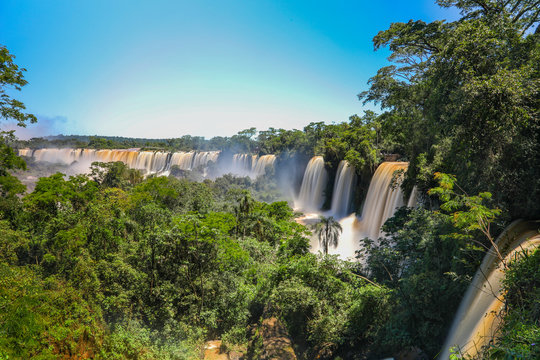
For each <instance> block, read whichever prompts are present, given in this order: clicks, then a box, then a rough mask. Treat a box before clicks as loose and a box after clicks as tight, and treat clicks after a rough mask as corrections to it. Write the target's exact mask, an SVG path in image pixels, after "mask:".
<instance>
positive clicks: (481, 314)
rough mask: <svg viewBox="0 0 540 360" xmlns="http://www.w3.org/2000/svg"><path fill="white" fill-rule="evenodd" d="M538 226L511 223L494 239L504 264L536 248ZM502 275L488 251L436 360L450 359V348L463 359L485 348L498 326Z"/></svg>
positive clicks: (539, 243) (501, 302)
mask: <svg viewBox="0 0 540 360" xmlns="http://www.w3.org/2000/svg"><path fill="white" fill-rule="evenodd" d="M538 226H539V224H538V222H532V221H530V222H524V221H519V220H518V221H515V222H513V223H512V224H510V225H509V226H508V227H507V228H506V229H505V231H504V232H503V233H502V234H501V235H500V236H499V237H498V239H497V241H496V243H497V246H498V248H499V250H500V251H501V255H502V256H503V258H504V259H505V262H506V263H508V262H509V261H510V260H512V259H515V258H516V257H518V256H519V255H520V253H521V252H522V251H523V250H528V249H532V248H535V247H539V246H540V234H539V232H538ZM503 278H504V272H503V267H502V264H500V262H499V258H498V257H497V256H496V252H495V251H494V250H493V249H491V250H490V251H488V253H487V254H486V256H485V257H484V260H483V261H482V264H481V265H480V269H479V270H478V272H477V273H476V275H475V276H474V278H473V280H472V282H471V284H470V285H469V288H468V289H467V292H466V293H465V296H464V297H463V300H462V301H461V304H460V306H459V309H458V311H457V313H456V316H455V317H454V322H453V324H452V328H451V329H450V332H449V334H448V337H447V338H446V341H445V343H444V347H443V349H442V351H441V354H442V355H441V356H440V357H439V358H440V359H448V358H449V357H450V351H449V350H450V348H451V347H457V348H458V349H459V350H460V351H461V352H462V353H463V354H464V355H467V356H468V357H471V358H473V357H475V355H477V354H478V350H480V349H481V348H482V346H484V345H488V344H489V342H490V341H492V340H493V338H494V335H496V330H497V328H498V326H499V325H500V320H501V318H500V316H499V314H500V312H501V310H503V307H504V302H503V300H504V299H503V298H504V294H503V292H502V279H503Z"/></svg>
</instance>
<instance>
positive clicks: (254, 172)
mask: <svg viewBox="0 0 540 360" xmlns="http://www.w3.org/2000/svg"><path fill="white" fill-rule="evenodd" d="M275 160H276V156H275V155H262V156H257V155H249V154H235V155H234V156H233V161H232V168H230V169H227V171H228V172H229V173H232V174H234V175H239V176H249V177H250V178H252V179H256V178H257V177H259V176H261V175H264V174H265V170H266V167H267V166H273V165H274V162H275Z"/></svg>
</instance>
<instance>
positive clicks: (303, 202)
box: [294, 156, 328, 212]
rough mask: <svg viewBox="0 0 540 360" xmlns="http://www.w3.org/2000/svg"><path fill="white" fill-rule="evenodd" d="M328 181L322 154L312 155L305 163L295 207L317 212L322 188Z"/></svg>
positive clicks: (321, 199) (321, 196) (322, 193)
mask: <svg viewBox="0 0 540 360" xmlns="http://www.w3.org/2000/svg"><path fill="white" fill-rule="evenodd" d="M327 182H328V175H327V173H326V170H325V168H324V159H323V158H322V156H314V157H313V158H312V159H311V160H310V161H309V163H308V164H307V167H306V171H305V172H304V178H303V179H302V186H301V187H300V193H299V195H298V197H297V199H296V200H295V202H294V206H295V208H296V209H299V210H302V211H304V212H318V211H319V210H321V207H322V206H323V203H324V200H325V197H324V189H325V188H326V184H327Z"/></svg>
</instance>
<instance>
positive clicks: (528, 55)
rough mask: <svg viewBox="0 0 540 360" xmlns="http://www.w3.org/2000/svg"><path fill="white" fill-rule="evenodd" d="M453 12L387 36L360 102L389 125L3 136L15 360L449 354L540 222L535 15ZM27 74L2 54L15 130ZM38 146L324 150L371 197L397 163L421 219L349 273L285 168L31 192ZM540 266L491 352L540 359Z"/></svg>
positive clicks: (443, 1)
mask: <svg viewBox="0 0 540 360" xmlns="http://www.w3.org/2000/svg"><path fill="white" fill-rule="evenodd" d="M437 2H438V3H439V4H440V5H441V6H444V7H449V6H457V7H458V8H459V9H460V11H461V15H462V16H461V18H460V19H459V20H457V21H454V22H446V21H442V20H441V21H435V22H432V23H425V22H422V21H412V20H411V21H410V22H408V23H394V24H392V25H391V26H390V28H389V29H387V30H385V31H381V32H380V33H379V34H378V35H377V36H376V37H375V38H374V39H373V41H374V45H375V48H376V49H377V48H380V47H388V48H389V49H390V51H391V56H390V61H391V62H392V63H393V64H392V65H390V66H387V67H384V68H381V69H380V70H379V71H378V72H377V74H375V75H374V76H373V77H372V78H371V80H370V87H369V89H368V90H367V91H365V92H363V93H361V94H359V98H360V100H363V101H370V102H375V103H377V104H379V105H380V107H381V110H382V111H381V113H380V114H376V113H374V112H369V111H368V112H366V113H364V114H363V115H362V116H357V115H353V116H351V117H350V119H349V120H348V121H345V122H341V123H334V124H325V123H311V124H309V125H307V126H306V127H305V128H304V129H303V130H285V129H273V128H271V129H268V130H265V131H257V130H256V129H255V128H252V129H247V130H243V131H241V132H239V133H238V134H237V135H235V136H232V137H217V138H213V139H210V140H205V139H204V138H199V137H191V136H184V137H180V138H175V139H163V140H147V139H127V138H113V137H83V136H79V137H77V136H66V137H55V138H50V139H41V138H39V139H31V140H29V141H18V140H16V139H15V138H14V136H13V132H2V141H0V359H1V360H6V359H30V358H35V359H54V358H78V359H80V358H96V359H193V358H200V357H201V356H202V349H203V346H204V343H205V342H206V341H208V340H213V339H220V340H221V346H222V348H223V350H224V351H225V352H229V354H231V356H232V354H234V353H236V354H242V356H244V358H246V359H259V358H265V357H266V358H271V357H270V355H268V352H269V349H268V346H267V344H266V338H265V326H264V324H266V323H265V321H267V320H268V319H274V320H275V321H276V322H277V323H278V324H279V328H282V330H283V331H282V333H283V334H284V336H285V337H287V338H288V339H290V348H291V349H289V350H290V351H288V352H287V351H286V354H285V353H282V354H281V358H292V357H290V356H296V357H297V358H299V359H340V358H341V359H380V358H384V357H389V356H394V357H396V358H400V357H402V358H404V357H405V353H406V352H412V353H415V354H416V355H417V358H435V357H436V356H437V354H438V353H439V352H440V350H441V346H442V344H443V342H444V338H445V336H446V334H447V332H448V330H449V327H450V325H451V322H452V319H453V317H454V313H455V311H456V310H457V308H458V306H459V303H460V300H461V298H462V296H463V294H464V292H465V290H466V288H467V286H468V284H469V282H470V280H471V277H472V276H473V275H474V273H475V271H476V270H477V269H478V266H479V265H480V262H481V260H482V258H483V256H484V254H485V253H486V249H489V247H490V246H491V241H492V240H493V239H494V238H495V237H496V236H497V235H498V233H500V232H501V230H502V229H503V228H504V227H505V226H506V225H508V224H509V223H510V221H512V220H515V219H518V218H524V219H534V220H537V219H539V218H540V202H539V199H540V96H539V92H540V30H538V29H539V27H538V23H539V21H540V10H538V9H539V6H538V2H535V1H532V0H527V1H520V0H504V1H503V0H489V1H473V0H455V1H454V0H438V1H437ZM23 71H24V69H21V68H19V67H18V66H17V65H16V64H15V62H14V56H13V55H12V54H10V52H9V51H8V49H6V48H5V47H0V117H1V118H2V119H8V120H15V121H16V122H18V123H19V124H20V125H21V126H24V125H25V123H28V122H35V121H36V118H35V117H34V116H33V115H31V114H28V113H27V112H26V110H25V106H24V104H23V103H21V102H20V101H17V100H16V99H14V98H13V97H12V94H13V93H15V91H17V90H21V88H22V87H23V86H24V85H26V80H25V79H24V76H23V75H24V74H23ZM8 90H9V91H8ZM14 90H15V91H14ZM23 146H25V147H33V148H37V147H42V146H76V147H90V148H97V149H102V148H132V147H141V148H149V149H158V148H159V149H169V150H179V151H188V150H209V149H212V150H214V149H215V150H222V151H235V152H246V153H257V154H276V155H277V156H278V158H279V159H280V160H281V161H283V162H286V161H287V159H295V161H304V162H305V161H307V159H309V158H310V157H312V156H313V155H322V156H323V157H324V159H325V161H326V166H327V168H328V169H329V170H330V171H334V172H335V169H336V168H337V164H338V163H339V161H340V160H343V159H346V160H348V161H349V163H351V164H352V165H353V166H354V167H355V169H356V171H357V173H358V175H359V177H360V179H361V181H360V182H359V185H358V186H359V191H358V193H359V194H360V195H359V196H360V197H362V196H363V194H364V193H365V191H366V189H367V186H368V184H369V180H370V178H371V176H372V174H373V172H374V171H375V169H376V167H377V165H378V164H379V163H380V162H381V161H383V159H384V156H385V155H386V154H398V155H397V156H398V158H399V159H402V160H405V161H409V163H410V166H409V168H408V171H407V173H406V175H405V182H404V188H405V189H406V191H407V194H408V192H410V191H411V190H412V188H413V187H414V186H417V188H418V189H419V192H420V193H421V194H422V196H423V201H422V204H423V206H422V207H418V208H414V209H413V208H406V207H404V208H401V209H400V210H398V211H397V212H396V214H395V216H394V217H392V218H391V219H389V220H388V221H387V222H386V224H385V225H384V231H385V232H386V233H387V234H388V237H387V238H384V239H380V241H372V240H368V239H358V241H359V242H360V243H361V244H362V249H363V250H361V251H359V252H358V259H359V260H361V261H359V262H350V261H343V260H340V259H339V258H337V257H336V256H330V255H324V254H313V253H310V251H309V250H310V245H309V237H310V236H311V231H312V230H313V229H312V228H310V227H306V226H304V225H301V224H299V223H298V222H297V221H295V219H296V218H297V217H298V216H299V214H296V213H294V211H293V210H292V209H291V207H290V205H289V204H288V203H287V202H286V201H279V200H280V197H279V195H278V192H276V191H275V189H276V186H277V185H276V184H277V182H278V180H277V179H276V178H275V174H273V173H268V174H267V175H265V176H263V177H261V178H259V179H258V180H250V179H248V178H245V179H244V178H235V177H232V176H223V177H219V178H217V179H215V180H204V181H202V182H196V181H192V180H190V179H185V178H181V179H179V178H175V177H174V176H169V177H156V176H149V177H146V178H145V177H143V175H142V174H141V173H140V172H139V171H137V170H134V169H129V168H128V167H127V166H126V165H124V164H123V163H121V162H117V163H108V164H105V163H95V164H93V168H92V172H91V174H87V175H77V176H71V177H67V176H64V175H63V174H61V173H57V174H54V175H52V176H49V177H43V178H40V179H39V180H38V182H37V184H36V187H35V189H34V190H33V191H32V192H30V193H27V192H26V189H25V186H24V185H22V184H21V183H20V181H19V180H18V179H17V178H16V177H15V176H13V171H15V170H17V171H21V170H24V169H25V168H26V164H25V162H24V161H23V160H22V159H21V158H19V157H18V156H16V152H15V150H14V147H23ZM447 174H451V175H447ZM359 202H361V199H359ZM539 269H540V251H538V250H535V251H534V252H531V253H529V254H527V255H526V256H524V260H522V261H515V262H512V263H511V264H509V266H508V271H507V273H506V278H505V280H504V287H505V289H506V291H507V293H508V294H509V296H508V299H507V301H506V312H505V318H504V321H503V323H502V328H501V329H500V332H499V335H498V337H497V338H496V339H495V340H494V341H493V342H492V343H491V345H490V346H489V347H487V348H485V349H482V351H481V352H480V355H479V356H480V357H483V358H498V359H512V358H522V359H535V358H538V357H540V345H539V344H540V311H539V299H540V293H539V291H540V283H539V282H540V272H539V271H540V270H539ZM276 351H277V350H276ZM291 353H293V354H295V355H291ZM455 356H456V358H459V356H460V355H459V353H456V354H455ZM274 358H278V357H274Z"/></svg>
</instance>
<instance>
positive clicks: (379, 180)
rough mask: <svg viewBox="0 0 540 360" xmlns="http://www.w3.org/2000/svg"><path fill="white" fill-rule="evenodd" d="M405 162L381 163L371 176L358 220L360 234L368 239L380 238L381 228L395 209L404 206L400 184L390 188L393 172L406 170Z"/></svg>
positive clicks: (406, 164)
mask: <svg viewBox="0 0 540 360" xmlns="http://www.w3.org/2000/svg"><path fill="white" fill-rule="evenodd" d="M408 165H409V163H406V162H383V163H382V164H381V165H379V167H378V168H377V170H376V171H375V174H374V175H373V179H371V183H370V184H369V189H368V193H367V196H366V200H365V202H364V209H363V211H362V217H361V220H360V227H359V229H360V232H361V233H362V235H363V236H365V237H369V238H370V239H377V238H379V236H381V231H380V229H381V226H382V225H383V224H384V222H385V221H386V220H387V219H388V218H390V217H392V215H394V212H395V211H396V209H397V208H399V207H401V206H403V205H404V203H403V191H402V190H401V187H400V185H401V182H400V181H399V180H398V181H397V183H396V184H395V187H393V188H392V179H393V177H394V172H395V171H399V170H403V171H405V170H407V167H408Z"/></svg>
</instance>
